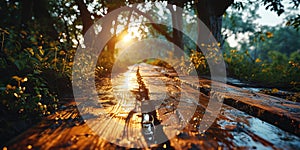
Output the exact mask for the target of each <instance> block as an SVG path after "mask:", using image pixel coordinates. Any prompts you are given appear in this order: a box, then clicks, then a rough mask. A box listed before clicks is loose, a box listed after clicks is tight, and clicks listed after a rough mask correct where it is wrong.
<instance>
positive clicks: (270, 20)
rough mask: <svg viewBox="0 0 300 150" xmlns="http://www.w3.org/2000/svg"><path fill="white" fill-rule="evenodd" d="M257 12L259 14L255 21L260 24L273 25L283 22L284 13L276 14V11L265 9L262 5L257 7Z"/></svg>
mask: <svg viewBox="0 0 300 150" xmlns="http://www.w3.org/2000/svg"><path fill="white" fill-rule="evenodd" d="M258 14H259V15H260V16H261V18H260V19H257V23H259V24H260V25H268V26H275V25H278V24H281V23H283V21H284V18H285V17H284V14H282V15H281V16H278V15H277V14H276V12H273V11H270V10H266V9H265V8H264V7H263V6H260V8H259V9H258Z"/></svg>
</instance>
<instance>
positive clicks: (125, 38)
mask: <svg viewBox="0 0 300 150" xmlns="http://www.w3.org/2000/svg"><path fill="white" fill-rule="evenodd" d="M132 39H133V36H132V35H130V34H127V35H125V36H124V37H123V41H124V42H126V43H127V42H130V41H131V40H132Z"/></svg>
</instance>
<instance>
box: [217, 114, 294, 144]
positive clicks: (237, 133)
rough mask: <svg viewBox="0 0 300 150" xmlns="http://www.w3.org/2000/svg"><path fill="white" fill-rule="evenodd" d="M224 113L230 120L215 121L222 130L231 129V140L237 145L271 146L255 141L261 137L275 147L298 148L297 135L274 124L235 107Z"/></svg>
mask: <svg viewBox="0 0 300 150" xmlns="http://www.w3.org/2000/svg"><path fill="white" fill-rule="evenodd" d="M224 115H225V116H226V117H227V118H229V119H230V120H228V121H226V120H219V121H217V124H218V125H220V128H221V129H223V130H228V129H229V130H231V129H233V130H232V131H231V134H232V135H233V137H234V138H233V142H234V143H235V144H236V145H237V146H255V147H256V148H257V149H266V148H271V147H266V146H264V145H262V144H261V143H264V141H260V140H258V141H257V139H259V138H262V139H264V140H265V141H268V142H270V143H271V144H273V145H274V146H275V147H277V148H282V149H299V148H300V138H299V137H297V136H295V135H293V134H291V133H288V132H285V131H283V130H281V129H279V128H277V127H276V126H274V125H271V124H269V123H266V122H264V121H261V120H260V119H258V118H255V117H252V116H249V115H247V114H246V113H244V112H241V111H239V110H235V109H232V110H225V111H224ZM233 115H234V116H233ZM231 127H232V128H231ZM247 133H251V134H252V133H253V135H257V136H258V137H259V138H256V139H255V138H254V137H251V136H249V134H247ZM271 149H272V148H271Z"/></svg>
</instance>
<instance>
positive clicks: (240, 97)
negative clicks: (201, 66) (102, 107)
mask: <svg viewBox="0 0 300 150" xmlns="http://www.w3.org/2000/svg"><path fill="white" fill-rule="evenodd" d="M182 78H184V79H182V82H183V83H185V84H187V85H189V86H191V87H193V88H195V89H198V90H200V91H202V90H203V89H204V87H207V88H206V89H205V90H206V92H205V93H208V92H207V91H210V85H211V82H212V81H210V80H207V79H200V80H199V82H198V83H197V81H194V80H191V79H189V77H182ZM199 83H200V84H199ZM214 84H215V85H217V90H218V89H221V90H218V91H217V92H219V93H220V94H222V95H223V97H224V104H227V105H230V106H232V107H235V108H237V109H239V110H241V111H243V112H246V113H248V114H250V115H252V116H255V117H258V118H260V119H262V120H264V121H266V122H268V123H271V124H273V125H276V126H278V127H280V128H281V129H283V130H285V131H288V132H291V133H294V134H296V135H297V136H300V103H298V102H291V101H287V100H285V99H281V98H278V97H273V96H269V95H266V94H261V93H254V92H251V91H247V90H244V89H241V88H238V87H235V86H231V85H228V84H223V83H219V82H214Z"/></svg>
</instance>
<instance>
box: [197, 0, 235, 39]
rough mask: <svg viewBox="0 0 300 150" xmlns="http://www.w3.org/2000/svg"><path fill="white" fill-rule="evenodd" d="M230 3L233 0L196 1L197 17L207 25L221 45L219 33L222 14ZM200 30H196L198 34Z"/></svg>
mask: <svg viewBox="0 0 300 150" xmlns="http://www.w3.org/2000/svg"><path fill="white" fill-rule="evenodd" d="M232 3H233V0H201V1H199V2H198V3H196V11H197V16H198V18H199V19H200V20H201V21H202V22H203V23H204V24H205V25H206V26H207V27H208V29H209V30H210V32H211V33H212V35H213V36H214V37H215V39H216V40H217V42H218V43H220V44H221V45H222V44H223V38H222V35H221V29H222V15H223V14H224V13H225V11H226V9H227V8H228V7H229V6H230V5H231V4H232ZM199 29H200V28H199ZM200 32H201V31H198V33H199V34H198V35H199V36H200V35H201V34H200ZM198 42H199V37H198ZM198 44H200V43H198Z"/></svg>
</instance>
